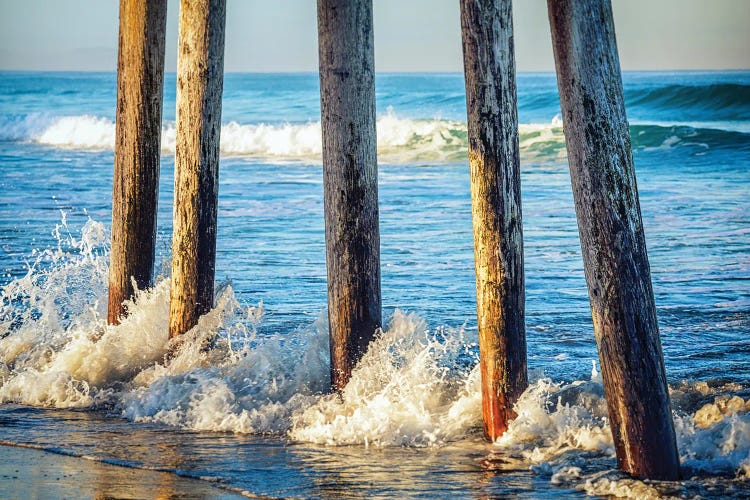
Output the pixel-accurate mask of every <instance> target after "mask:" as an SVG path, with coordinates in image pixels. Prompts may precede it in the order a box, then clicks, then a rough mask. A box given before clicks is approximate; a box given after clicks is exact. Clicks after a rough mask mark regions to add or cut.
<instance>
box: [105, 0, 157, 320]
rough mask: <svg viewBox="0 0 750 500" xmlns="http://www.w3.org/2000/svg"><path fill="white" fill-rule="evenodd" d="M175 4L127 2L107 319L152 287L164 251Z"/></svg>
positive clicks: (121, 52) (123, 10)
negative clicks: (160, 234)
mask: <svg viewBox="0 0 750 500" xmlns="http://www.w3.org/2000/svg"><path fill="white" fill-rule="evenodd" d="M166 24H167V0H153V1H150V0H121V1H120V34H119V41H118V57H117V117H116V119H115V123H116V125H115V171H114V180H113V186H112V245H111V251H110V266H109V301H108V310H107V321H108V322H109V323H110V324H117V323H119V320H120V318H121V317H122V315H123V314H124V313H125V312H126V311H125V310H124V308H123V302H124V301H125V300H127V299H130V298H131V297H132V295H133V284H132V283H133V280H135V283H136V285H137V286H138V288H140V289H143V288H147V287H148V286H150V285H151V279H152V277H153V271H154V254H155V251H156V208H157V202H158V200H157V197H158V192H159V152H160V148H161V144H160V141H161V111H162V90H163V87H164V33H165V31H166Z"/></svg>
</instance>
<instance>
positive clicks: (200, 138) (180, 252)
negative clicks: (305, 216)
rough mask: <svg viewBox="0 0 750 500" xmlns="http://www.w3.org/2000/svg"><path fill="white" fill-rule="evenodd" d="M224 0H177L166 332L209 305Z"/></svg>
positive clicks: (192, 320) (191, 322) (188, 323)
mask: <svg viewBox="0 0 750 500" xmlns="http://www.w3.org/2000/svg"><path fill="white" fill-rule="evenodd" d="M225 22H226V0H182V1H181V2H180V21H179V42H178V59H177V138H176V148H175V149H176V150H175V182H174V186H175V187H174V199H175V201H174V234H173V237H172V284H171V292H170V310H169V333H170V336H172V337H174V336H177V335H180V334H182V333H185V332H186V331H188V330H189V329H190V328H192V327H193V326H195V324H196V323H197V322H198V318H199V317H200V316H201V315H202V314H205V313H207V312H208V311H209V310H211V308H212V307H213V301H214V270H215V264H216V215H217V210H218V187H219V136H220V132H221V93H222V89H223V83H224V26H225Z"/></svg>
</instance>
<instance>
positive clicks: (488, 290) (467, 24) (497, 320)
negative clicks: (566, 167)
mask: <svg viewBox="0 0 750 500" xmlns="http://www.w3.org/2000/svg"><path fill="white" fill-rule="evenodd" d="M461 33H462V39H463V53H464V76H465V80H466V106H467V116H468V120H467V125H468V132H469V170H470V175H471V200H472V220H473V227H474V265H475V271H476V284H477V322H478V326H479V353H480V354H479V364H480V369H481V373H482V414H483V417H484V433H485V436H486V437H487V438H488V439H490V440H492V441H494V440H495V439H497V438H498V437H499V436H500V435H502V433H503V432H505V430H506V429H507V428H508V422H509V421H510V420H511V419H512V418H514V417H515V415H514V413H513V405H514V404H515V402H516V401H517V400H518V397H519V396H520V395H521V394H522V393H523V391H524V390H525V389H526V387H527V385H528V380H527V374H526V331H525V319H524V271H523V230H522V225H521V168H520V163H519V148H518V113H517V105H516V75H515V71H516V68H515V57H514V47H513V16H512V9H511V1H510V0H461Z"/></svg>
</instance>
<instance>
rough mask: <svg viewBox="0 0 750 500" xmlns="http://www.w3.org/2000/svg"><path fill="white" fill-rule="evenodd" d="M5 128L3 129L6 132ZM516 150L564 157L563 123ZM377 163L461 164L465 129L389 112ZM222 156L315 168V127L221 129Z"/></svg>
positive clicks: (165, 135)
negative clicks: (309, 163)
mask: <svg viewBox="0 0 750 500" xmlns="http://www.w3.org/2000/svg"><path fill="white" fill-rule="evenodd" d="M6 129H7V130H6ZM519 133H520V146H521V150H522V151H524V152H525V153H527V154H535V153H540V154H557V155H563V154H564V137H563V135H562V123H561V122H560V120H559V118H558V117H555V119H553V120H552V122H550V123H538V124H533V123H532V124H522V125H520V127H519ZM377 134H378V140H377V143H378V159H379V161H380V162H382V163H404V162H421V161H438V162H442V161H463V160H465V159H466V158H467V147H468V139H467V130H466V124H465V123H463V122H459V121H452V120H442V119H438V118H435V119H411V118H403V117H399V116H397V115H396V114H395V113H394V112H393V110H392V109H390V108H389V109H388V110H387V112H386V113H385V114H383V115H381V116H380V117H379V118H378V120H377ZM0 138H5V139H6V140H7V139H10V140H30V141H33V142H36V143H39V144H43V145H47V146H52V147H60V148H71V149H80V150H92V151H97V150H112V149H113V148H114V144H115V124H114V122H113V121H112V120H110V119H108V118H103V117H97V116H91V115H81V116H65V117H57V118H55V117H50V116H48V115H38V116H37V115H35V116H29V117H24V118H19V119H17V120H14V121H12V122H10V121H9V123H7V124H5V125H3V124H2V123H0ZM175 138H176V129H175V123H174V122H165V123H164V125H163V126H162V139H161V148H162V152H164V153H166V154H173V153H174V150H175ZM220 148H221V152H222V154H224V155H237V156H245V157H253V158H268V159H271V160H304V161H312V162H315V163H320V161H321V152H322V143H321V127H320V122H308V123H280V124H268V123H257V124H240V123H237V122H234V121H232V122H229V123H226V124H224V125H222V127H221V146H220Z"/></svg>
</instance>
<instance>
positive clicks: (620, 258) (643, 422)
mask: <svg viewBox="0 0 750 500" xmlns="http://www.w3.org/2000/svg"><path fill="white" fill-rule="evenodd" d="M548 7H549V18H550V25H551V28H552V45H553V48H554V53H555V62H556V66H557V81H558V86H559V90H560V104H561V106H562V113H563V123H564V127H565V138H566V141H567V147H568V161H569V163H570V176H571V180H572V184H573V195H574V199H575V205H576V213H577V216H578V229H579V233H580V237H581V249H582V251H583V263H584V268H585V272H586V282H587V284H588V289H589V299H590V302H591V314H592V317H593V321H594V333H595V335H596V340H597V345H598V348H599V361H600V363H601V367H602V377H603V379H604V392H605V395H606V398H607V406H608V408H609V417H610V424H611V427H612V435H613V437H614V443H615V448H616V450H617V460H618V463H619V466H620V467H621V468H622V469H623V470H625V471H626V472H629V473H630V474H633V475H635V476H638V477H642V478H650V479H662V480H675V479H677V478H678V476H679V465H680V462H679V456H678V453H677V445H676V441H675V432H674V424H673V422H672V413H671V409H670V402H669V392H668V389H667V379H666V374H665V371H664V359H663V357H662V350H661V341H660V340H659V329H658V325H657V321H656V307H655V304H654V293H653V290H652V288H651V274H650V270H649V263H648V255H647V253H646V241H645V238H644V234H643V223H642V221H641V210H640V205H639V202H638V189H637V187H636V179H635V169H634V167H633V158H632V154H631V149H630V136H629V135H628V121H627V117H626V116H625V106H624V101H623V95H622V81H621V77H620V62H619V58H618V55H617V45H616V42H615V30H614V23H613V20H612V6H611V4H610V1H609V0H548Z"/></svg>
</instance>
